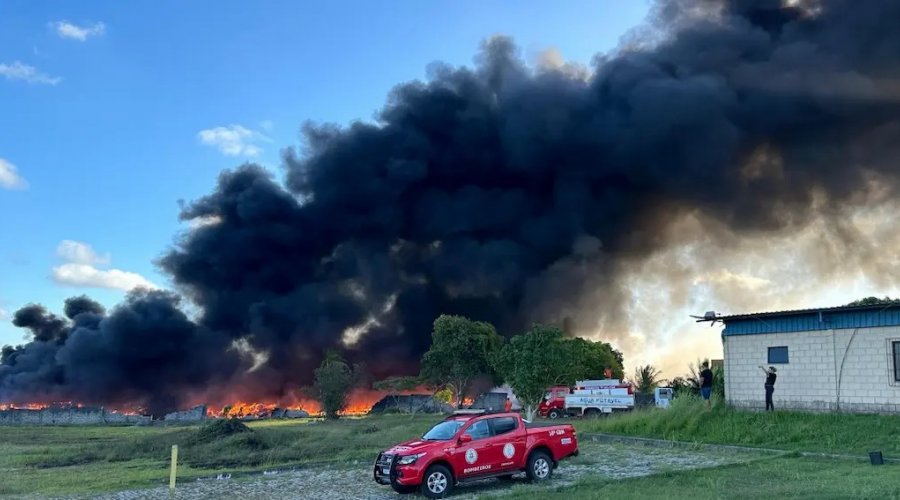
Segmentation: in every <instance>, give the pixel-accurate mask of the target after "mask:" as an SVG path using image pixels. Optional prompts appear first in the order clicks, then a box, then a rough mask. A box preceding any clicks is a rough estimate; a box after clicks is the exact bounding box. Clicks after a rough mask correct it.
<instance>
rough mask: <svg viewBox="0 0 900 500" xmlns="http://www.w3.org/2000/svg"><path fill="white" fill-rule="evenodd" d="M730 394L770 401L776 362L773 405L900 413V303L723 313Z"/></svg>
mask: <svg viewBox="0 0 900 500" xmlns="http://www.w3.org/2000/svg"><path fill="white" fill-rule="evenodd" d="M716 321H723V322H724V324H725V329H724V330H723V331H722V342H723V345H724V351H725V397H726V399H727V401H728V403H729V404H731V405H733V406H736V407H745V408H759V409H763V408H764V407H765V390H764V388H763V385H764V382H765V378H766V376H765V374H764V373H763V372H762V371H761V370H760V369H759V366H760V365H764V366H766V367H769V366H774V367H775V368H776V369H777V376H778V378H777V381H776V382H775V392H774V395H773V401H774V404H775V409H776V410H777V409H802V410H837V411H852V412H879V413H900V304H891V305H883V304H882V305H876V306H857V307H834V308H824V309H806V310H799V311H781V312H769V313H758V314H742V315H735V316H720V317H717V318H716Z"/></svg>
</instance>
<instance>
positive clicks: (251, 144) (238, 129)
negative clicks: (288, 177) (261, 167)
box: [197, 125, 269, 156]
mask: <svg viewBox="0 0 900 500" xmlns="http://www.w3.org/2000/svg"><path fill="white" fill-rule="evenodd" d="M197 138H198V139H199V140H200V142H201V143H202V144H205V145H207V146H213V147H215V148H218V150H219V151H220V152H221V153H222V154H225V155H228V156H257V155H259V154H260V153H261V152H262V149H261V148H260V147H259V146H258V145H257V143H259V142H260V141H268V140H269V138H268V137H266V136H265V135H263V134H261V133H259V132H256V131H254V130H250V129H248V128H246V127H242V126H241V125H230V126H228V127H215V128H209V129H206V130H201V131H200V132H199V133H197Z"/></svg>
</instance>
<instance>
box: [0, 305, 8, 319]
mask: <svg viewBox="0 0 900 500" xmlns="http://www.w3.org/2000/svg"><path fill="white" fill-rule="evenodd" d="M8 318H9V311H7V310H6V309H3V308H2V307H0V321H6V320H7V319H8Z"/></svg>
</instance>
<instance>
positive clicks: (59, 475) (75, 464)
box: [0, 415, 440, 495]
mask: <svg viewBox="0 0 900 500" xmlns="http://www.w3.org/2000/svg"><path fill="white" fill-rule="evenodd" d="M439 419H440V417H436V416H417V417H409V416H399V415H394V416H384V417H378V418H368V419H346V420H341V421H339V422H327V423H325V422H319V421H313V420H298V421H269V422H256V423H252V424H250V427H251V429H252V430H253V432H252V433H242V434H236V435H231V436H227V437H223V438H221V439H216V440H212V441H210V442H198V441H197V439H196V436H197V434H198V427H196V426H192V427H94V426H91V427H0V495H20V494H27V493H32V494H44V495H54V494H64V493H68V494H79V493H90V492H94V491H109V490H118V489H128V488H138V487H148V486H155V485H159V484H163V483H164V482H165V481H167V480H168V474H169V469H168V468H169V456H170V453H171V447H172V445H173V444H177V445H178V447H179V473H178V477H179V480H190V479H193V478H196V477H202V476H208V475H214V474H217V473H219V472H240V471H255V470H264V469H268V468H276V467H278V468H283V467H291V466H297V465H305V464H313V463H342V464H343V463H352V462H353V461H354V460H365V461H369V460H374V458H375V455H376V454H377V453H378V452H379V451H381V450H382V449H384V447H386V446H389V445H391V444H394V443H397V442H399V441H403V440H406V439H409V438H410V437H412V436H416V435H421V434H422V433H423V432H424V431H425V430H427V429H428V427H430V426H431V425H432V424H434V423H435V422H436V421H438V420H439Z"/></svg>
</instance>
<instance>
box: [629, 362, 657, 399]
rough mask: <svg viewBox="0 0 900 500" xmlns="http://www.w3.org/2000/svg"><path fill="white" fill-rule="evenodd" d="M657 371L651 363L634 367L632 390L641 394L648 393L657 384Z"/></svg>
mask: <svg viewBox="0 0 900 500" xmlns="http://www.w3.org/2000/svg"><path fill="white" fill-rule="evenodd" d="M660 375H662V372H661V371H659V370H658V369H657V368H656V367H655V366H653V365H644V366H638V367H637V368H635V369H634V390H635V391H637V392H639V393H642V394H650V393H651V392H653V390H654V389H656V388H657V387H658V386H659V383H660V380H661V379H660Z"/></svg>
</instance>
